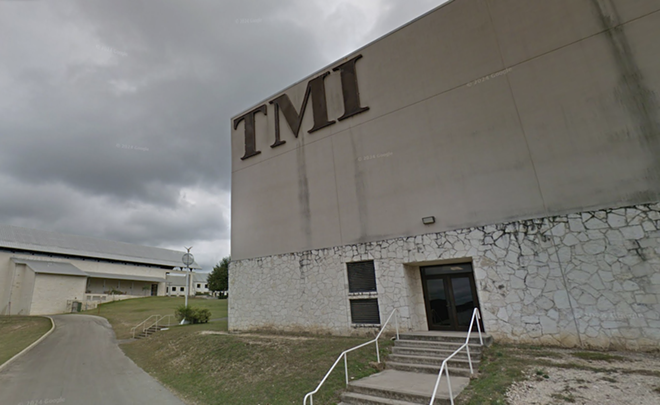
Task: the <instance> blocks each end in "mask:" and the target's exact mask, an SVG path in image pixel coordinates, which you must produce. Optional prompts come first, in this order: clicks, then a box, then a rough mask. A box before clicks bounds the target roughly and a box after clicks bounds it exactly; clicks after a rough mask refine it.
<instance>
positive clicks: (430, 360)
mask: <svg viewBox="0 0 660 405" xmlns="http://www.w3.org/2000/svg"><path fill="white" fill-rule="evenodd" d="M446 358H447V357H426V356H411V355H403V354H390V355H389V357H388V361H393V362H395V363H408V364H424V365H432V366H438V367H440V366H441V365H442V362H443V361H444V360H445V359H446ZM447 364H448V365H449V366H450V367H454V368H467V369H469V368H470V363H469V362H468V360H467V357H466V358H465V359H460V358H459V359H457V358H456V357H453V358H452V359H451V360H449V361H448V362H447ZM472 367H475V368H478V367H479V361H478V360H476V359H472Z"/></svg>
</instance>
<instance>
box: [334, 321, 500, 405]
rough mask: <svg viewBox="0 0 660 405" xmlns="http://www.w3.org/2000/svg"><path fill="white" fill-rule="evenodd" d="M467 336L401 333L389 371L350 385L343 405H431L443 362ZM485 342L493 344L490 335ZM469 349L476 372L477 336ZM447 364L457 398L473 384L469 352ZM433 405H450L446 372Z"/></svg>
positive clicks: (393, 352)
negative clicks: (470, 383)
mask: <svg viewBox="0 0 660 405" xmlns="http://www.w3.org/2000/svg"><path fill="white" fill-rule="evenodd" d="M466 337H467V333H465V332H412V333H405V334H401V335H400V336H399V340H397V341H396V343H395V345H394V348H393V350H392V354H390V355H389V357H388V360H387V361H386V370H384V371H382V372H380V373H378V374H374V375H371V376H369V377H366V378H363V379H361V380H358V381H353V382H351V383H349V384H348V387H347V390H346V392H344V394H342V397H341V398H342V402H341V405H415V404H429V403H430V402H431V396H432V394H433V387H434V386H435V383H436V379H437V377H438V373H439V371H440V367H441V366H442V362H443V361H444V360H445V359H446V358H447V357H449V356H450V355H451V354H452V353H453V352H454V351H455V350H456V349H458V348H459V347H460V346H461V345H463V343H465V339H466ZM483 339H484V345H485V346H488V345H490V344H491V343H492V338H491V336H490V335H487V334H483ZM469 346H470V357H471V358H472V367H473V368H474V371H475V373H476V371H477V369H478V368H479V362H480V360H481V349H482V347H481V345H480V344H479V335H478V334H476V333H473V334H472V337H471V338H470V343H469ZM447 364H448V366H449V376H450V378H451V388H452V393H453V395H454V398H456V396H457V395H458V394H459V393H460V392H461V391H463V389H464V388H465V387H466V386H467V385H468V383H469V382H470V364H469V362H468V358H467V353H466V352H465V350H462V351H461V352H460V353H459V354H457V355H456V356H454V357H453V358H452V359H451V360H449V361H448V362H447ZM434 404H451V400H450V398H449V390H448V387H447V378H446V375H444V372H443V377H442V381H441V382H440V386H439V387H438V391H437V395H436V399H435V402H434Z"/></svg>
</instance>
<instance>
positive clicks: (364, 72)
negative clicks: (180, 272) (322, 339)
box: [232, 0, 660, 260]
mask: <svg viewBox="0 0 660 405" xmlns="http://www.w3.org/2000/svg"><path fill="white" fill-rule="evenodd" d="M658 10H660V2H658V1H657V0H638V1H627V0H557V1H537V0H497V1H495V0H488V1H487V0H460V1H459V0H457V1H454V2H451V3H449V4H447V5H446V6H443V7H441V8H439V9H437V10H435V11H434V12H432V13H430V14H428V15H426V16H424V17H423V18H421V19H419V20H417V21H415V22H414V23H412V24H410V25H408V26H406V27H404V28H402V29H400V30H398V31H396V32H394V33H392V34H391V35H388V36H386V37H384V38H382V39H380V40H379V41H377V42H374V43H372V44H370V45H369V46H367V47H365V48H364V49H361V50H359V51H356V52H355V53H354V54H352V55H349V56H348V57H347V58H346V60H347V59H350V58H352V57H353V56H355V55H358V54H361V55H363V57H362V59H360V60H359V61H358V62H357V75H358V82H359V88H360V97H361V104H362V105H363V106H368V107H370V110H369V111H367V112H365V113H362V114H359V115H356V116H354V117H352V118H349V119H347V120H344V121H341V122H337V123H336V124H334V125H331V126H329V127H326V128H324V129H321V130H319V131H317V132H314V133H312V134H308V133H307V131H308V130H309V129H310V128H311V127H312V125H313V120H312V114H311V108H312V107H311V103H310V105H309V106H308V110H307V112H306V114H305V116H304V119H303V124H302V127H301V131H300V134H299V136H298V138H297V139H296V138H295V137H294V136H293V134H292V132H291V130H290V129H289V127H288V125H287V124H286V121H285V120H284V118H283V117H280V118H281V119H280V121H281V122H280V128H281V139H283V140H285V141H286V144H284V145H282V146H279V147H276V148H271V147H269V145H271V144H272V143H273V142H274V139H275V136H274V130H273V128H274V118H275V117H274V108H273V105H270V104H268V101H270V100H272V99H274V98H275V97H276V96H278V95H280V94H282V93H280V94H276V95H274V96H273V97H269V98H267V99H266V100H265V104H266V105H267V107H268V115H267V116H264V115H262V114H258V115H257V116H256V118H257V121H256V127H257V133H256V134H257V136H256V143H257V149H258V150H260V151H261V154H259V155H257V156H254V157H251V158H248V159H246V160H241V157H242V156H243V153H244V136H243V131H244V124H240V125H239V126H238V128H237V129H236V130H233V131H232V224H233V226H232V258H233V259H234V260H240V259H244V258H253V257H261V256H267V255H273V254H280V253H287V252H300V251H305V250H309V249H317V248H322V247H331V246H343V245H347V244H353V243H361V242H368V241H376V240H383V239H387V238H393V237H399V236H410V235H419V234H423V233H428V232H441V231H445V230H449V229H460V228H467V227H472V226H479V225H485V224H492V223H500V222H505V221H511V220H518V219H526V218H538V217H547V216H552V215H558V214H566V213H572V212H580V211H585V210H588V209H596V208H606V207H613V206H621V205H630V204H639V203H645V202H652V201H657V200H658V198H659V197H660V181H658V180H659V177H660V161H658V158H657V156H659V155H660V139H659V138H660V136H659V135H658V133H659V130H658V122H659V121H660V113H659V110H658V92H659V91H660V41H657V38H660V13H659V12H658ZM343 61H344V60H342V61H338V62H337V63H335V64H333V65H331V66H329V67H328V68H327V69H323V70H322V71H320V72H317V73H316V74H313V75H311V76H310V77H308V78H306V79H304V80H302V81H301V82H300V83H297V84H295V85H293V86H291V87H290V88H288V89H286V90H284V91H283V93H286V94H288V95H289V97H290V98H291V100H292V102H293V104H294V106H295V107H296V108H297V109H300V105H301V102H302V99H303V95H304V92H305V89H306V86H307V82H308V80H309V79H311V78H314V77H317V76H318V75H319V74H320V73H323V72H326V71H332V68H333V67H335V66H337V65H339V64H341V63H342V62H343ZM292 63H295V61H292ZM264 74H267V72H265V73H264ZM325 88H326V93H327V102H328V117H329V119H331V120H333V119H334V120H336V119H337V117H339V116H340V115H342V113H343V108H344V107H343V102H342V94H341V84H340V76H339V73H338V72H333V73H331V74H330V75H329V76H328V77H327V78H326V79H325ZM261 104H262V103H259V104H256V105H255V107H256V106H258V105H261ZM250 110H252V108H250V109H247V110H245V112H247V111H250ZM240 115H243V113H241V114H238V115H237V116H236V117H238V116H240ZM236 117H235V118H236ZM232 123H233V120H232ZM232 128H233V127H232ZM425 216H435V217H436V223H435V224H434V225H431V226H424V225H423V224H422V222H421V218H422V217H425Z"/></svg>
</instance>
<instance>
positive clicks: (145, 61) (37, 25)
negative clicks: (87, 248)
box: [0, 0, 442, 267]
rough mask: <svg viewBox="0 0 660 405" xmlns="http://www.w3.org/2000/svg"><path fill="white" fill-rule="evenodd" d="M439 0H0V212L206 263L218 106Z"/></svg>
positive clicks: (221, 221) (217, 243)
mask: <svg viewBox="0 0 660 405" xmlns="http://www.w3.org/2000/svg"><path fill="white" fill-rule="evenodd" d="M441 2H442V1H441V0H433V1H432V0H417V1H405V2H404V1H400V2H397V1H394V0H363V1H358V0H353V1H350V0H335V1H326V0H323V1H322V0H280V1H277V2H274V1H271V0H251V1H249V2H244V1H238V0H235V1H221V2H218V1H210V0H192V1H180V0H159V1H157V2H155V1H146V0H130V1H104V0H103V1H100V0H78V1H73V0H68V1H67V0H63V1H59V2H56V3H54V2H48V1H45V0H35V1H29V2H27V1H25V2H19V1H1V0H0V37H1V38H3V44H2V46H0V59H1V60H2V61H3V63H2V65H0V89H2V91H1V92H0V140H1V141H2V147H0V181H1V182H2V184H3V193H2V194H0V221H1V222H2V223H8V224H13V225H18V226H26V227H32V228H41V229H49V230H55V231H60V232H68V233H75V234H82V235H90V236H95V237H102V238H109V239H115V240H120V241H125V242H131V243H140V244H145V245H152V246H162V247H168V248H176V249H182V247H183V246H184V245H190V244H193V245H196V246H198V249H200V250H197V253H198V254H197V257H198V262H200V263H203V264H204V265H205V266H207V267H210V266H212V265H213V264H214V263H215V262H217V260H219V259H220V258H221V257H222V256H223V255H225V254H228V247H229V243H228V240H229V191H230V190H229V189H230V139H229V119H230V117H231V116H232V115H234V114H236V113H238V112H240V111H242V110H244V109H246V108H249V107H250V106H251V105H253V104H255V103H256V102H258V101H259V100H262V99H264V98H265V97H268V96H270V95H271V94H273V93H275V92H277V91H279V90H281V89H283V88H285V87H287V86H288V85H290V84H291V83H293V82H296V81H298V80H299V79H301V78H302V77H305V76H307V75H309V74H310V73H312V72H314V71H315V70H317V69H320V68H321V67H323V66H325V65H327V64H329V63H331V62H332V61H333V60H334V59H337V58H339V57H341V56H343V55H344V54H346V53H348V52H350V51H351V50H353V49H355V48H356V47H358V46H361V45H364V44H365V43H366V42H367V41H370V40H372V39H374V38H375V37H376V36H380V35H382V34H384V33H386V32H387V31H389V30H391V29H393V28H395V27H396V26H399V25H401V24H403V23H405V22H406V20H409V19H411V18H413V17H415V16H416V15H419V14H421V13H422V12H424V11H427V10H428V9H430V8H432V7H433V6H435V5H437V4H439V3H441ZM193 251H195V250H193Z"/></svg>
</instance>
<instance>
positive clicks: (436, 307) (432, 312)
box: [421, 263, 483, 330]
mask: <svg viewBox="0 0 660 405" xmlns="http://www.w3.org/2000/svg"><path fill="white" fill-rule="evenodd" d="M421 270H422V286H423V288H424V302H425V304H426V318H427V320H428V324H429V330H468V328H469V326H470V321H471V320H472V312H473V311H474V308H478V307H479V299H478V297H477V289H476V287H475V283H474V275H473V272H472V264H470V263H465V264H451V265H442V266H429V267H422V269H421ZM482 330H483V329H482Z"/></svg>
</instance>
